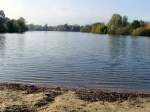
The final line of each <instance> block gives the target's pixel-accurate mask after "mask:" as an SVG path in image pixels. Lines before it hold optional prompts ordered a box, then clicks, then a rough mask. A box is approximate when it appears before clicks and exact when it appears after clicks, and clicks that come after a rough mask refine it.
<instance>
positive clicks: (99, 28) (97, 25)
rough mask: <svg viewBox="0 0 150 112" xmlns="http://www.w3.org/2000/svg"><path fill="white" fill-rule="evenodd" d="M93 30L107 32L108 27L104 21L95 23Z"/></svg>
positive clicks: (93, 31) (94, 31) (101, 32)
mask: <svg viewBox="0 0 150 112" xmlns="http://www.w3.org/2000/svg"><path fill="white" fill-rule="evenodd" d="M91 32H92V33H100V34H105V33H106V32H107V27H106V26H105V24H104V23H95V24H93V25H92V28H91Z"/></svg>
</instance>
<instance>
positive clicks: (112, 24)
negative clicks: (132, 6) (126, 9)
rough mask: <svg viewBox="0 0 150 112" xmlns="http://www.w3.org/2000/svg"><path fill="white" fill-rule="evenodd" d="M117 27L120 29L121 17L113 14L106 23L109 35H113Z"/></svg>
mask: <svg viewBox="0 0 150 112" xmlns="http://www.w3.org/2000/svg"><path fill="white" fill-rule="evenodd" d="M119 27H122V17H121V16H120V15H119V14H114V15H113V16H112V18H111V19H110V21H109V23H108V30H109V33H115V30H116V29H117V28H119Z"/></svg>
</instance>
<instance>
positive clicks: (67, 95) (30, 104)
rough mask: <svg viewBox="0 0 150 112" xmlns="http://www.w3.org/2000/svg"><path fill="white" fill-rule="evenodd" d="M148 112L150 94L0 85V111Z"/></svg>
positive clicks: (149, 111) (149, 108) (149, 110)
mask: <svg viewBox="0 0 150 112" xmlns="http://www.w3.org/2000/svg"><path fill="white" fill-rule="evenodd" d="M133 111H134V112H150V94H149V93H137V92H114V91H113V92H111V91H101V90H100V89H81V88H61V87H43V86H35V85H23V84H8V83H3V84H0V112H133Z"/></svg>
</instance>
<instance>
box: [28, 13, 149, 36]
mask: <svg viewBox="0 0 150 112" xmlns="http://www.w3.org/2000/svg"><path fill="white" fill-rule="evenodd" d="M28 29H29V30H38V31H41V30H42V31H72V32H87V33H97V34H112V35H135V36H150V23H148V22H145V21H142V20H133V21H132V22H129V21H128V17H127V16H123V17H122V16H121V15H119V14H114V15H113V16H112V17H111V19H110V21H109V22H108V23H107V24H105V23H101V22H99V23H94V24H92V25H86V26H80V25H68V24H65V25H58V26H48V25H44V26H40V25H33V24H30V25H28Z"/></svg>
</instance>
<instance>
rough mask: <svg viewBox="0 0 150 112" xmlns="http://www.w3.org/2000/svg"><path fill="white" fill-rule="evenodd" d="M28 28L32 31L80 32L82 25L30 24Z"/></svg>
mask: <svg viewBox="0 0 150 112" xmlns="http://www.w3.org/2000/svg"><path fill="white" fill-rule="evenodd" d="M28 29H29V30H30V31H71V32H80V29H81V27H80V25H68V24H65V25H58V26H48V25H47V24H46V25H44V26H41V25H34V24H29V25H28Z"/></svg>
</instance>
